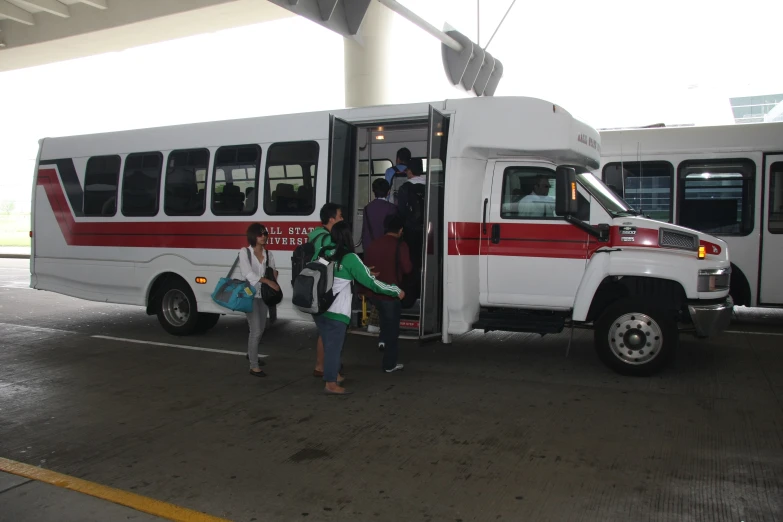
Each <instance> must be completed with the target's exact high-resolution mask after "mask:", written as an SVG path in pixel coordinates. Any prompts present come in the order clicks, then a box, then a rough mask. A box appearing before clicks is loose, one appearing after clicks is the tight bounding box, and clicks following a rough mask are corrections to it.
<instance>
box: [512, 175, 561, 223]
mask: <svg viewBox="0 0 783 522" xmlns="http://www.w3.org/2000/svg"><path fill="white" fill-rule="evenodd" d="M550 188H552V186H551V185H550V184H549V178H548V177H547V176H545V175H543V174H539V175H538V176H536V177H535V178H534V185H533V190H532V191H531V192H530V194H528V195H527V196H525V197H523V198H522V199H520V200H519V206H518V207H517V209H518V212H519V217H555V198H553V197H552V196H550V195H549V189H550Z"/></svg>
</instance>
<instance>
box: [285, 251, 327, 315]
mask: <svg viewBox="0 0 783 522" xmlns="http://www.w3.org/2000/svg"><path fill="white" fill-rule="evenodd" d="M333 287H334V261H328V260H327V259H324V258H323V257H321V256H320V252H319V256H318V259H316V260H315V261H312V262H310V263H307V264H306V265H305V267H304V268H303V269H302V270H301V272H299V274H298V275H297V276H296V279H294V289H293V292H292V293H291V303H292V304H293V305H294V306H295V307H296V308H297V309H299V310H301V311H302V312H305V313H307V314H312V315H320V314H322V313H324V312H326V311H327V310H329V307H330V306H332V303H334V300H335V297H336V296H335V295H334V292H333Z"/></svg>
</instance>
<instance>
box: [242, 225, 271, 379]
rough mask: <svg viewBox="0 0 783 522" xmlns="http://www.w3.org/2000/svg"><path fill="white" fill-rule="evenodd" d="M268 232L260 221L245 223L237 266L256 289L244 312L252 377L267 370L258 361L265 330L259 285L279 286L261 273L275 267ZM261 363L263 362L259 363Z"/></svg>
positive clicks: (264, 313)
mask: <svg viewBox="0 0 783 522" xmlns="http://www.w3.org/2000/svg"><path fill="white" fill-rule="evenodd" d="M268 239H269V232H268V231H267V229H266V227H265V226H264V225H262V224H261V223H253V224H251V225H250V226H249V227H247V244H248V246H247V247H245V248H243V249H242V250H240V251H239V270H240V272H241V274H242V277H243V278H244V279H245V280H246V281H247V282H248V283H250V284H251V285H253V287H254V288H255V289H256V296H255V299H253V311H251V312H248V313H246V314H245V315H246V316H247V323H248V325H249V326H250V334H249V335H248V340H247V358H248V361H249V362H250V375H253V376H254V377H266V373H264V371H263V370H262V369H261V368H260V364H259V362H258V343H259V342H260V341H261V336H262V335H263V334H264V327H265V326H266V316H267V312H268V310H267V306H266V304H265V303H264V300H263V299H261V285H262V284H265V285H268V286H270V287H271V288H273V289H274V290H278V291H279V290H280V287H279V286H278V285H277V283H276V282H275V281H273V280H271V279H267V278H266V277H264V275H265V274H266V269H267V266H268V267H271V268H272V269H273V270H274V271H275V279H277V270H276V269H275V258H274V256H273V255H272V252H270V251H268V250H267V249H266V242H267V240H268ZM262 364H263V363H262Z"/></svg>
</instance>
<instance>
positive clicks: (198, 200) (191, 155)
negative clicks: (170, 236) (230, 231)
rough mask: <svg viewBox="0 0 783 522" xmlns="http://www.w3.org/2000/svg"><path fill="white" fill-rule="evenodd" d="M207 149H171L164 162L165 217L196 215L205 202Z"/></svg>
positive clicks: (202, 209)
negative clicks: (165, 162)
mask: <svg viewBox="0 0 783 522" xmlns="http://www.w3.org/2000/svg"><path fill="white" fill-rule="evenodd" d="M207 168H209V150H207V149H190V150H174V151H171V153H170V154H169V158H168V163H167V164H166V190H165V195H164V199H163V211H164V212H165V213H166V215H167V216H200V215H201V214H203V213H204V207H205V201H206V197H207V195H206V191H205V188H206V184H207Z"/></svg>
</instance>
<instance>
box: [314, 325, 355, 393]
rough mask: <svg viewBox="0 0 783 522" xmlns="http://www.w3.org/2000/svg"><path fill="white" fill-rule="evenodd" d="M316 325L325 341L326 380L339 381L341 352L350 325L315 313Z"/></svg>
mask: <svg viewBox="0 0 783 522" xmlns="http://www.w3.org/2000/svg"><path fill="white" fill-rule="evenodd" d="M313 319H314V320H315V325H316V326H317V327H318V333H319V334H321V339H322V340H323V342H324V381H326V382H337V375H338V374H339V373H340V354H342V351H343V344H344V343H345V333H346V332H347V331H348V325H347V324H345V323H342V322H340V321H335V320H334V319H329V318H328V317H324V316H323V315H314V316H313Z"/></svg>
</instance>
